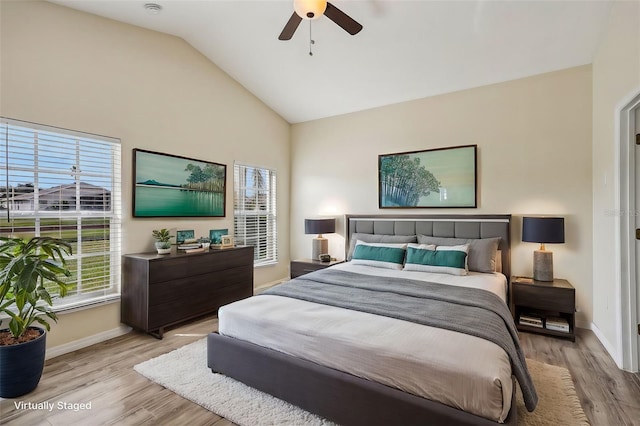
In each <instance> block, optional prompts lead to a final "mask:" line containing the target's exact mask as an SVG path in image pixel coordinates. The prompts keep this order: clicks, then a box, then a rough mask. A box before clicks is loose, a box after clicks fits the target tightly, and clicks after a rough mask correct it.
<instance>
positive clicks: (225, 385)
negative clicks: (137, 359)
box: [134, 339, 589, 426]
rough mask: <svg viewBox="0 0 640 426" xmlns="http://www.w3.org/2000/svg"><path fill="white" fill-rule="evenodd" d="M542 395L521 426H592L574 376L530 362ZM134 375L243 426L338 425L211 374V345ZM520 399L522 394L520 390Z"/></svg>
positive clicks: (162, 359)
mask: <svg viewBox="0 0 640 426" xmlns="http://www.w3.org/2000/svg"><path fill="white" fill-rule="evenodd" d="M527 364H528V366H529V371H530V372H531V376H532V377H533V381H534V383H535V385H536V389H537V391H538V396H539V402H538V407H537V408H536V410H535V411H534V412H533V413H529V412H527V410H526V409H525V407H524V403H523V402H522V395H521V394H518V417H519V419H518V420H519V421H518V424H519V425H522V426H547V425H548V426H556V425H564V426H572V425H576V426H583V425H588V424H589V423H588V421H587V418H586V416H585V414H584V411H583V410H582V407H581V405H580V401H579V399H578V396H577V395H576V392H575V388H574V387H573V381H572V379H571V375H570V373H569V371H568V370H567V369H565V368H562V367H556V366H552V365H548V364H544V363H541V362H537V361H533V360H527ZM134 369H135V370H136V371H137V372H138V373H140V374H142V375H143V376H145V377H147V378H148V379H149V380H152V381H153V382H156V383H158V384H159V385H162V386H164V387H165V388H167V389H169V390H171V391H173V392H175V393H177V394H178V395H180V396H182V397H184V398H186V399H188V400H190V401H193V402H195V403H196V404H198V405H200V406H202V407H204V408H206V409H208V410H210V411H213V412H214V413H216V414H218V415H219V416H222V417H224V418H226V419H228V420H230V421H232V422H234V423H236V424H239V425H241V426H281V425H292V426H293V425H296V426H299V425H308V426H334V425H335V423H333V422H330V421H329V420H326V419H323V418H321V417H318V416H316V415H315V414H311V413H309V412H307V411H305V410H303V409H301V408H298V407H296V406H295V405H292V404H289V403H288V402H284V401H282V400H280V399H277V398H274V397H273V396H271V395H269V394H266V393H264V392H261V391H258V390H256V389H253V388H251V387H248V386H246V385H244V384H242V383H240V382H238V381H235V380H233V379H230V378H228V377H226V376H223V375H221V374H213V373H212V372H211V370H210V369H209V368H207V340H206V339H202V340H199V341H197V342H195V343H191V344H189V345H186V346H183V347H182V348H180V349H176V350H175V351H173V352H169V353H167V354H164V355H161V356H159V357H157V358H153V359H150V360H149V361H145V362H143V363H140V364H138V365H136V366H135V367H134ZM518 393H519V390H518Z"/></svg>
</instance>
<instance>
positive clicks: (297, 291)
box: [261, 268, 538, 411]
mask: <svg viewBox="0 0 640 426" xmlns="http://www.w3.org/2000/svg"><path fill="white" fill-rule="evenodd" d="M261 294H271V295H276V296H286V297H292V298H296V299H301V300H306V301H309V302H315V303H321V304H324V305H331V306H337V307H340V308H346V309H352V310H356V311H362V312H367V313H371V314H376V315H382V316H387V317H391V318H397V319H401V320H404V321H410V322H414V323H418V324H423V325H428V326H432V327H438V328H443V329H447V330H452V331H457V332H460V333H465V334H469V335H472V336H476V337H480V338H482V339H485V340H488V341H490V342H493V343H495V344H497V345H498V346H500V347H501V348H502V349H504V351H505V352H506V353H507V354H508V355H509V358H510V360H511V368H512V370H513V372H514V374H515V376H516V378H517V379H518V383H519V384H520V389H522V394H523V396H524V402H525V406H526V407H527V410H529V411H533V410H534V409H535V407H536V404H537V403H538V395H537V393H536V390H535V387H534V385H533V382H532V380H531V376H530V375H529V370H528V369H527V364H526V362H525V358H524V354H523V353H522V349H521V348H520V342H519V340H518V333H517V331H516V327H515V324H514V322H513V318H512V317H511V313H510V312H509V309H508V308H507V306H506V305H505V303H504V302H503V301H502V300H501V299H500V298H499V297H498V296H496V295H495V294H493V293H491V292H490V291H486V290H481V289H475V288H467V287H456V286H450V285H445V284H438V283H431V282H424V281H417V280H410V279H397V278H386V277H379V276H373V275H364V274H357V273H354V272H347V271H341V270H332V269H330V268H328V269H322V270H319V271H316V272H312V273H310V274H306V275H303V276H301V277H298V278H296V279H294V280H291V281H289V282H287V283H284V284H280V285H278V286H276V287H273V288H271V289H269V290H267V291H265V292H263V293H261Z"/></svg>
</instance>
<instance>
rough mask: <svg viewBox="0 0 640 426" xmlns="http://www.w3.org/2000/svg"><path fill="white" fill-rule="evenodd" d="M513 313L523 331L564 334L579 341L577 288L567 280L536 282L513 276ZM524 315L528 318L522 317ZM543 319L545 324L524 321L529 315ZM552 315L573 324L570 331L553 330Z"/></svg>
mask: <svg viewBox="0 0 640 426" xmlns="http://www.w3.org/2000/svg"><path fill="white" fill-rule="evenodd" d="M510 294H511V303H510V308H511V313H512V314H513V319H514V320H515V322H516V326H517V328H518V330H520V331H528V332H531V333H539V334H545V335H547V336H555V337H563V338H565V339H571V341H573V342H575V340H576V335H575V320H576V291H575V289H574V288H573V286H572V285H571V283H570V282H569V281H567V280H563V279H559V278H557V279H554V280H553V281H549V282H547V281H535V280H534V279H532V278H527V277H513V278H512V279H511V291H510ZM523 315H524V317H525V318H521V317H522V316H523ZM526 317H529V319H531V318H533V319H537V318H540V319H541V322H542V327H536V326H534V325H527V324H523V323H524V322H526V320H527V318H526ZM549 318H560V319H562V320H564V321H566V323H567V324H568V325H569V331H560V330H557V329H555V330H554V329H550V328H548V327H553V324H552V322H551V321H547V319H549Z"/></svg>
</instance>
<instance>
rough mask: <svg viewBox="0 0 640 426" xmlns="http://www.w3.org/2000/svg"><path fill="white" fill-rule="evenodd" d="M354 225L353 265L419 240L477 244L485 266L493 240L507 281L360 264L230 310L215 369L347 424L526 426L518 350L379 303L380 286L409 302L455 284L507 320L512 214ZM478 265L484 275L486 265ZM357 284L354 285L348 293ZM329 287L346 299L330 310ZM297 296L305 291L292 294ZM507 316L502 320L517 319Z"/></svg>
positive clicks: (350, 228)
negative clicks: (362, 250) (365, 251)
mask: <svg viewBox="0 0 640 426" xmlns="http://www.w3.org/2000/svg"><path fill="white" fill-rule="evenodd" d="M345 225H346V230H345V235H346V237H347V238H346V250H345V258H346V259H351V256H353V255H354V249H355V248H356V241H358V242H359V243H358V244H362V245H363V246H368V245H371V246H376V244H378V243H376V241H377V242H381V241H384V242H383V243H380V245H383V246H386V245H393V243H392V244H385V243H388V242H389V241H393V242H394V243H397V244H405V245H406V243H403V242H402V241H405V240H406V241H411V240H412V236H413V237H415V240H417V239H418V237H420V239H421V240H422V241H421V242H423V243H433V242H435V243H439V245H442V246H448V245H449V244H451V243H459V242H462V241H466V242H467V243H469V242H470V243H471V246H472V247H475V252H471V251H470V252H469V256H468V261H469V262H470V263H471V262H472V260H473V261H474V262H475V261H476V260H477V259H479V255H478V253H479V251H478V247H480V248H482V247H484V246H485V245H486V244H485V243H487V242H490V240H492V239H493V240H495V241H497V242H496V245H497V248H498V250H497V252H495V251H494V256H496V258H494V260H493V261H494V262H495V265H497V268H498V269H499V272H482V273H481V272H474V271H471V272H469V273H468V275H466V276H457V275H451V274H450V273H446V274H443V273H432V272H425V271H422V270H417V271H407V270H401V269H387V268H380V267H379V266H371V265H370V264H368V263H367V262H362V261H361V259H359V258H357V259H356V258H355V257H359V256H354V259H353V260H351V261H350V262H346V263H344V264H340V265H336V266H334V267H331V268H327V269H326V270H323V271H318V273H312V274H308V276H303V277H300V278H297V279H295V280H292V281H291V282H289V283H287V284H283V285H281V286H278V287H277V288H275V289H274V292H272V293H271V294H263V295H259V296H254V297H252V298H249V299H245V300H244V301H240V302H236V303H233V304H231V305H228V306H225V307H223V308H221V310H220V311H219V318H220V321H219V325H220V326H219V333H212V334H210V335H209V337H208V366H209V367H210V368H211V369H212V371H214V372H219V373H222V374H225V375H227V376H230V377H233V378H235V379H237V380H240V381H242V382H244V383H246V384H248V385H249V386H252V387H254V388H257V389H260V390H262V391H265V392H267V393H270V394H272V395H274V396H276V397H278V398H281V399H283V400H286V401H289V402H291V403H293V404H295V405H298V406H300V407H302V408H304V409H306V410H308V411H310V412H313V413H316V414H319V415H321V416H323V417H325V418H327V419H330V420H333V421H335V422H337V423H339V424H343V425H371V424H403V425H412V424H415V425H422V424H430V425H431V424H452V423H455V424H469V425H483V424H487V425H489V424H493V425H495V424H498V423H505V424H513V425H515V424H516V422H517V411H516V404H515V388H516V386H517V384H516V383H515V380H514V377H513V374H512V373H513V371H516V372H519V373H520V374H522V371H521V370H522V368H521V367H517V366H516V367H515V370H512V366H513V365H514V364H513V359H514V358H516V356H515V355H513V352H512V350H511V351H507V350H505V349H504V348H503V347H501V346H499V345H497V344H496V343H494V342H491V341H487V340H484V339H481V338H480V337H478V336H475V335H468V334H466V333H458V332H457V331H455V329H447V328H446V327H448V326H446V325H445V328H444V329H441V328H439V327H440V326H434V325H433V324H432V323H431V321H432V319H431V317H429V318H422V316H421V317H420V318H418V319H416V321H423V322H421V323H413V322H410V321H414V318H413V317H412V318H411V319H410V320H407V319H406V318H404V317H402V315H406V314H405V313H403V312H400V315H401V316H400V317H394V316H393V315H392V316H388V315H387V314H386V312H389V311H392V310H393V309H394V307H389V306H387V305H383V306H378V305H379V302H378V301H379V300H380V299H378V298H377V294H378V293H370V291H372V289H371V288H370V286H375V285H378V286H379V287H380V288H382V289H383V290H384V291H385V292H386V291H387V290H386V287H384V288H383V286H390V285H394V286H396V287H397V288H398V289H399V290H398V292H399V293H403V292H405V291H414V290H413V289H415V291H420V292H422V291H423V288H425V287H428V286H432V285H433V286H435V287H441V286H442V285H443V284H445V285H446V287H447V288H449V287H450V288H451V291H452V292H453V293H456V294H459V295H462V297H466V295H467V294H474V297H473V298H474V299H483V298H484V297H485V296H484V295H487V297H489V298H490V299H491V300H492V303H494V304H496V303H497V304H498V305H500V304H501V305H504V306H498V308H499V309H498V310H500V309H502V310H504V308H505V307H506V302H505V301H506V300H508V298H507V288H508V285H507V278H506V277H508V276H510V275H509V274H510V253H509V249H510V237H509V235H510V233H509V230H510V216H509V215H473V216H467V215H464V216H463V215H456V216H451V215H432V216H349V215H347V216H346V217H345ZM454 239H455V240H454ZM365 240H366V242H367V243H366V244H365ZM417 242H418V241H416V243H417ZM472 255H473V257H472ZM485 261H486V259H483V262H485ZM485 263H486V262H485ZM495 265H494V268H495V267H496V266H495ZM470 266H473V268H471V267H470V268H469V269H477V265H475V264H474V265H470ZM347 278H349V280H350V281H349V284H348V285H347V286H346V287H343V285H342V281H346V279H347ZM358 282H360V283H362V285H363V286H364V285H366V288H365V289H364V290H360V289H358V290H354V289H353V287H354V286H355V287H358V286H359V285H361V284H357V283H358ZM327 283H329V284H340V285H339V286H337V287H336V286H333V285H332V286H330V287H329V288H330V289H331V291H330V292H329V293H331V295H330V296H327V297H331V298H335V299H336V300H334V301H331V302H330V303H328V302H325V300H324V299H322V298H323V297H325V293H326V292H325V293H322V291H321V292H320V293H319V296H315V293H314V292H315V291H316V287H318V286H326V284H327ZM391 283H393V284H391ZM305 286H306V287H305ZM323 288H324V287H323ZM407 289H409V290H407ZM338 290H339V291H338ZM288 291H294V292H298V293H297V295H293V296H292V295H291V294H288V293H287V292H288ZM354 291H357V292H361V291H364V292H365V293H364V296H362V301H361V302H358V303H363V304H365V305H366V304H370V305H372V306H373V307H368V308H366V309H372V310H370V311H367V310H364V311H363V310H361V309H360V307H359V306H358V307H357V308H353V307H352V306H351V303H352V301H351V299H354V298H356V297H355V296H352V295H353V294H356V293H353V292H354ZM448 291H449V290H448ZM334 292H337V293H336V295H334V294H333V293H334ZM473 292H475V293H473ZM267 293H269V292H267ZM358 294H360V293H358ZM371 295H374V296H371ZM285 296H286V297H285ZM405 296H406V295H400V296H398V297H402V299H400V300H399V301H398V302H397V303H398V304H399V306H400V308H403V307H404V306H408V304H411V303H412V302H411V301H412V300H413V298H414V296H415V295H414V294H413V293H411V294H409V297H410V299H407V298H406V297H405ZM314 297H320V299H314ZM438 297H440V296H438ZM455 297H461V296H455ZM494 299H495V300H498V302H495V300H494ZM407 300H408V301H409V302H407ZM370 301H373V302H371V303H370ZM385 301H386V296H385ZM354 303H355V302H354ZM430 303H431V302H430ZM445 303H446V302H445ZM483 303H484V302H483ZM419 306H422V305H419ZM447 306H449V305H447ZM354 309H355V310H354ZM376 309H380V310H381V311H380V312H378V311H376ZM395 309H398V308H397V307H396V308H395ZM437 309H440V310H441V311H443V310H442V309H441V308H437ZM447 309H448V308H447ZM467 309H475V307H474V308H467ZM400 310H405V309H400ZM406 310H409V309H408V308H407V309H406ZM430 312H431V311H430ZM452 312H453V311H452ZM506 312H507V313H506V314H503V315H507V316H508V320H509V321H510V320H511V317H510V315H509V314H508V309H507V310H506ZM446 314H448V310H444V314H443V315H445V316H446ZM437 315H438V314H434V315H433V317H436V316H437ZM465 315H466V314H465ZM452 322H456V321H452ZM372 336H375V338H373V337H372ZM516 346H517V337H516ZM508 354H511V356H510V355H508ZM522 361H524V360H523V359H522ZM525 369H526V367H525ZM526 374H528V372H527V373H526ZM519 379H522V376H521V377H519ZM525 381H526V380H525ZM534 394H535V391H534ZM533 405H535V404H533Z"/></svg>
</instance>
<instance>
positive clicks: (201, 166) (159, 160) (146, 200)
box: [131, 148, 227, 217]
mask: <svg viewBox="0 0 640 426" xmlns="http://www.w3.org/2000/svg"><path fill="white" fill-rule="evenodd" d="M132 174H133V177H132V182H133V190H132V199H133V200H132V209H131V211H132V214H133V217H225V211H226V193H227V165H226V164H220V163H214V162H212V161H205V160H197V159H195V158H189V157H182V156H179V155H172V154H165V153H161V152H154V151H147V150H144V149H138V148H134V149H133V167H132Z"/></svg>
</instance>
